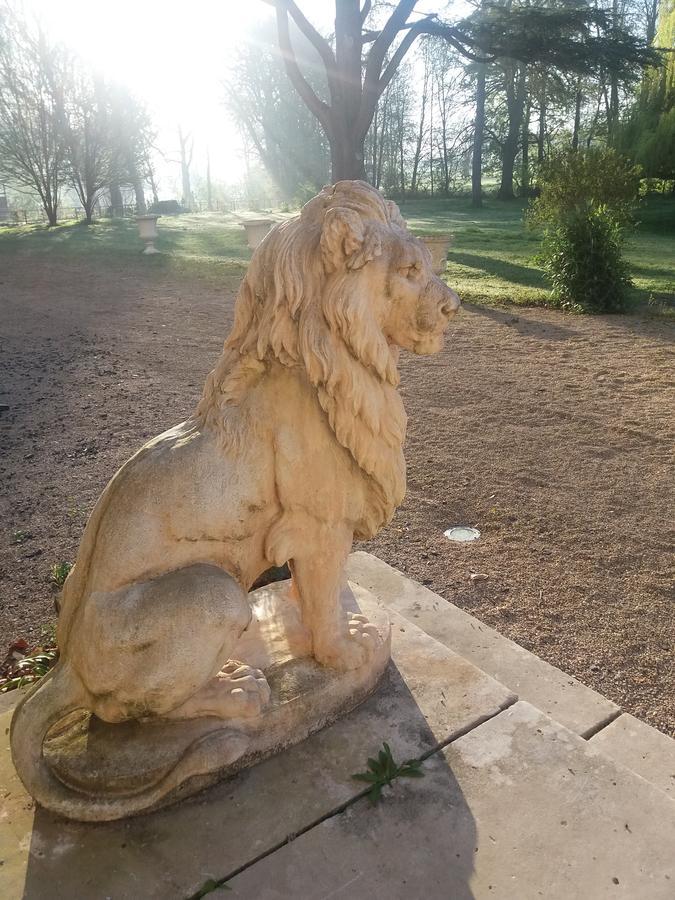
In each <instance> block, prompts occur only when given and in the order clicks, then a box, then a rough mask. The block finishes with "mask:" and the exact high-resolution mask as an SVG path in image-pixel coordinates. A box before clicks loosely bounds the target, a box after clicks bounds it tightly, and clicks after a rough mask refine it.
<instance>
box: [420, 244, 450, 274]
mask: <svg viewBox="0 0 675 900" xmlns="http://www.w3.org/2000/svg"><path fill="white" fill-rule="evenodd" d="M420 240H422V241H424V243H425V244H426V245H427V247H428V248H429V251H430V253H431V263H432V265H433V267H434V272H435V273H436V274H437V275H442V274H443V272H445V266H446V263H447V261H448V250H449V249H450V247H451V246H452V240H453V236H452V235H451V234H444V235H443V234H433V235H431V234H423V235H420Z"/></svg>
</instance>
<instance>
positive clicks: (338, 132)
mask: <svg viewBox="0 0 675 900" xmlns="http://www.w3.org/2000/svg"><path fill="white" fill-rule="evenodd" d="M265 2H267V3H269V4H270V5H271V6H273V7H275V9H276V14H277V29H278V39H279V48H280V50H281V54H282V56H283V59H284V63H285V67H286V72H287V74H288V77H289V78H290V80H291V82H292V84H293V86H294V87H295V89H296V90H297V92H298V94H299V95H300V96H301V97H302V99H303V101H304V102H305V104H306V105H307V107H308V108H309V109H310V110H311V112H312V113H313V114H314V115H315V116H316V118H317V119H318V120H319V122H320V123H321V124H322V125H323V127H324V129H325V131H326V134H327V136H328V140H329V143H330V150H331V165H332V177H333V180H334V181H339V180H340V179H342V178H365V158H364V141H365V138H366V135H367V134H368V130H369V128H370V126H371V123H372V121H373V117H374V115H375V110H376V109H377V104H378V101H379V99H380V97H381V96H382V93H383V92H384V91H385V89H386V87H387V85H388V84H389V82H390V81H391V79H392V78H393V77H394V74H395V73H396V70H397V69H398V67H399V65H400V64H401V62H402V61H403V59H404V58H405V55H406V54H407V53H408V51H409V50H410V48H411V47H412V46H413V44H414V43H415V41H416V40H417V38H418V37H419V36H420V35H423V34H435V35H438V36H440V37H444V38H445V40H447V41H449V43H450V44H452V45H453V46H454V47H455V48H457V49H458V50H460V51H461V52H462V53H463V54H465V55H466V56H469V57H471V58H472V57H473V54H472V52H471V50H470V49H469V47H470V46H471V44H470V39H469V38H468V37H467V35H466V34H465V32H464V31H463V30H462V29H461V28H459V27H457V26H453V25H448V24H445V23H443V22H441V21H439V20H438V17H437V15H436V14H434V13H432V14H429V15H424V16H422V17H421V18H418V19H413V20H411V19H410V17H411V16H412V15H413V13H414V11H415V6H416V5H417V0H398V2H397V3H394V4H393V9H392V11H391V14H390V15H389V17H388V18H387V20H386V21H385V22H384V24H383V25H382V27H381V28H377V29H375V30H371V29H369V28H367V27H366V22H367V20H368V18H369V16H370V13H371V10H372V7H373V4H372V2H371V0H364V2H363V5H361V0H335V48H333V47H332V46H331V44H330V43H329V41H328V40H326V38H324V37H323V36H322V35H321V34H320V33H319V32H318V31H317V30H316V28H315V27H314V26H313V25H312V24H311V22H310V21H309V20H308V19H307V18H306V16H305V15H304V13H303V12H302V10H301V9H300V8H299V7H298V5H297V3H296V2H295V0H265ZM290 20H292V21H293V22H294V23H295V25H296V26H297V27H298V29H299V30H300V31H301V32H302V34H303V35H304V36H305V37H306V38H307V39H308V40H309V41H310V42H311V43H312V45H313V46H314V48H315V49H316V51H317V53H318V54H319V57H320V59H321V63H322V65H323V68H324V71H325V79H326V84H327V85H328V95H327V97H326V99H323V98H321V97H320V96H319V95H318V94H317V93H316V92H315V90H314V89H313V88H312V86H311V85H310V83H309V81H308V80H307V78H306V77H305V75H304V74H303V72H302V70H301V67H300V65H299V63H298V58H297V56H296V53H295V50H294V47H293V43H292V41H291V33H290V27H289V23H290ZM366 48H368V49H367V50H366Z"/></svg>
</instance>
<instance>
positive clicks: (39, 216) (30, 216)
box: [0, 200, 246, 226]
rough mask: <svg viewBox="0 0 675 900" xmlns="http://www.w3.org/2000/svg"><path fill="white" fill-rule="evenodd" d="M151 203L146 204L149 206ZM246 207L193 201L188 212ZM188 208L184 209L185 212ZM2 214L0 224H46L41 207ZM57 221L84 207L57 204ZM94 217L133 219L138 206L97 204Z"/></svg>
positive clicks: (12, 209)
mask: <svg viewBox="0 0 675 900" xmlns="http://www.w3.org/2000/svg"><path fill="white" fill-rule="evenodd" d="M150 205H151V204H148V206H150ZM242 207H243V208H246V204H242V203H240V202H238V201H237V200H232V201H228V202H222V201H214V202H213V203H212V204H211V208H210V209H209V208H208V207H207V205H206V204H205V203H193V204H192V209H190V210H189V212H193V213H201V212H224V213H230V212H235V211H236V210H237V209H239V208H242ZM187 211H188V210H184V212H187ZM2 213H3V215H2V216H1V217H0V226H2V225H46V224H47V216H46V214H45V212H44V210H41V209H17V208H16V207H10V208H9V209H7V208H5V209H3V210H2ZM58 214H59V222H66V221H72V220H73V219H75V220H76V221H79V220H80V219H84V218H85V214H84V209H83V208H82V207H81V206H59V210H58ZM93 215H94V218H95V219H133V218H134V217H135V216H137V215H138V207H137V206H136V205H135V204H125V205H124V206H107V205H104V204H97V205H96V206H95V207H94V213H93Z"/></svg>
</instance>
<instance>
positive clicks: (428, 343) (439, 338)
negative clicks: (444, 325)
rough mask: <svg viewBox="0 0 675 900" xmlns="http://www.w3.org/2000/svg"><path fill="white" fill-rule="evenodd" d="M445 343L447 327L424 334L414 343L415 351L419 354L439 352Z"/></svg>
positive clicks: (426, 354) (425, 354)
mask: <svg viewBox="0 0 675 900" xmlns="http://www.w3.org/2000/svg"><path fill="white" fill-rule="evenodd" d="M444 344H445V329H443V330H442V331H434V332H432V333H430V334H425V335H422V337H420V338H419V339H418V340H416V341H415V342H414V343H413V353H417V354H418V355H419V356H429V355H430V354H432V353H438V352H439V351H440V350H442V349H443V346H444Z"/></svg>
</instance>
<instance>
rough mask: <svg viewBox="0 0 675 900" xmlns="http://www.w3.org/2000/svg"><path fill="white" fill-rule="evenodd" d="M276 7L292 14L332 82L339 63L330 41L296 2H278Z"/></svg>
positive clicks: (288, 0)
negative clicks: (283, 8) (280, 7)
mask: <svg viewBox="0 0 675 900" xmlns="http://www.w3.org/2000/svg"><path fill="white" fill-rule="evenodd" d="M275 5H276V6H277V8H278V7H279V6H282V7H285V9H286V10H287V11H288V12H289V13H290V14H291V18H292V19H293V21H294V22H295V24H296V25H297V26H298V28H299V29H300V31H301V32H302V33H303V34H304V36H305V37H306V38H307V40H308V41H309V42H310V43H311V44H312V46H313V47H314V49H315V50H316V52H317V53H318V54H319V56H320V57H321V60H322V62H323V64H324V66H325V69H326V75H327V76H328V79H329V80H330V78H331V76H334V75H335V72H336V68H337V63H336V61H335V54H334V53H333V49H332V47H331V46H330V44H329V43H328V41H327V40H326V39H325V38H324V37H323V35H321V34H320V33H319V32H318V31H317V30H316V28H315V27H314V26H313V25H312V23H311V22H310V21H309V19H307V17H306V16H305V14H304V13H303V12H302V10H301V9H300V7H299V6H298V4H297V3H296V2H295V0H277V2H276V4H275Z"/></svg>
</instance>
